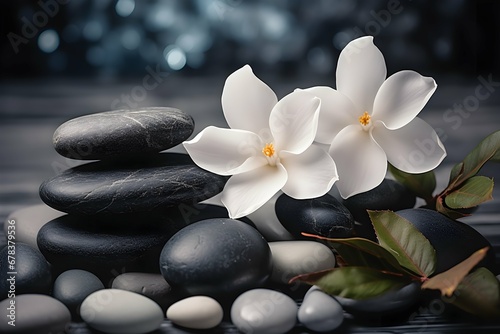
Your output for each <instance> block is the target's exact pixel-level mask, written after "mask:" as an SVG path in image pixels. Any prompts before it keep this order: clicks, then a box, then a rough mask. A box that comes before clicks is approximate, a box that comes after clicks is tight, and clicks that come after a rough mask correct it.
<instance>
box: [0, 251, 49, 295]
mask: <svg viewBox="0 0 500 334" xmlns="http://www.w3.org/2000/svg"><path fill="white" fill-rule="evenodd" d="M13 249H15V252H14V253H13V252H12V250H13ZM9 255H10V256H11V257H9ZM12 259H14V260H15V261H14V262H12V263H9V260H12ZM11 265H12V266H13V267H10V266H11ZM9 272H16V274H8V273H9ZM12 277H14V280H11V278H12ZM11 285H12V286H13V287H14V290H13V293H14V295H20V294H27V293H39V294H49V293H50V288H51V286H52V274H51V268H50V264H49V263H48V262H47V261H46V260H45V258H44V257H43V255H42V253H40V252H39V251H38V249H34V248H32V247H31V246H29V245H27V244H24V243H21V242H17V243H16V244H15V247H14V248H12V247H11V248H10V249H9V246H5V247H4V248H3V249H2V250H1V251H0V293H1V294H0V299H4V298H7V297H8V294H9V291H10V287H11Z"/></svg>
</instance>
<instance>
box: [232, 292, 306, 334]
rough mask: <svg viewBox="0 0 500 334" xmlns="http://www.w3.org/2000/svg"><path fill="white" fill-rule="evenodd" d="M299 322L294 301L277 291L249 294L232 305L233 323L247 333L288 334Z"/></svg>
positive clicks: (242, 295)
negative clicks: (297, 321)
mask: <svg viewBox="0 0 500 334" xmlns="http://www.w3.org/2000/svg"><path fill="white" fill-rule="evenodd" d="M296 319H297V304H296V303H295V301H294V300H293V299H291V298H290V297H288V296H287V295H285V294H283V293H281V292H278V291H275V290H269V289H253V290H249V291H246V292H244V293H243V294H241V295H240V296H239V297H238V298H236V300H235V301H234V303H233V305H232V306H231V321H232V322H233V324H234V325H235V326H236V327H237V328H238V329H239V330H240V331H242V332H244V333H252V334H280V333H286V332H288V331H289V330H291V329H292V328H293V327H294V326H295V323H296Z"/></svg>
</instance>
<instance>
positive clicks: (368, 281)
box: [293, 267, 410, 299]
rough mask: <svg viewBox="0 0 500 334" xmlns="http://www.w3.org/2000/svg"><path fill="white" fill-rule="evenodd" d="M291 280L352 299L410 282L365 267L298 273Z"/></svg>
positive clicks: (368, 296)
mask: <svg viewBox="0 0 500 334" xmlns="http://www.w3.org/2000/svg"><path fill="white" fill-rule="evenodd" d="M293 280H299V281H302V282H306V283H309V284H311V285H317V286H319V287H320V288H321V290H323V291H324V292H326V293H328V294H330V295H333V296H340V297H344V298H352V299H368V298H373V297H376V296H378V295H381V294H383V293H385V292H387V291H389V290H393V289H398V288H401V287H403V286H404V285H406V284H408V283H409V282H410V280H409V279H408V278H406V279H405V278H402V277H400V276H398V275H395V274H393V273H387V272H381V271H378V270H375V269H372V268H367V267H342V268H335V269H332V270H329V271H325V272H320V273H314V274H306V275H300V276H297V277H296V278H294V279H293Z"/></svg>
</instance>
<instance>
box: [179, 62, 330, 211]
mask: <svg viewBox="0 0 500 334" xmlns="http://www.w3.org/2000/svg"><path fill="white" fill-rule="evenodd" d="M320 106H321V101H320V99H319V98H317V97H315V96H314V95H312V94H311V93H308V92H304V91H296V92H293V93H291V94H289V95H287V96H285V97H284V98H283V99H281V100H280V101H279V102H278V99H277V97H276V94H275V93H274V92H273V91H272V90H271V88H269V87H268V86H267V85H266V84H265V83H264V82H262V81H261V80H259V79H258V78H257V77H256V76H255V75H254V74H253V72H252V69H251V68H250V66H248V65H246V66H244V67H242V68H241V69H239V70H237V71H235V72H234V73H233V74H231V75H230V76H229V77H228V78H227V80H226V83H225V85H224V90H223V93H222V109H223V111H224V116H225V118H226V121H227V123H228V124H229V126H230V127H231V129H223V128H217V127H213V126H209V127H207V128H205V129H204V130H203V131H202V132H200V133H199V134H198V135H197V136H196V137H195V138H194V139H192V140H190V141H187V142H184V143H183V144H184V147H185V148H186V150H187V152H188V153H189V155H190V156H191V158H192V159H193V161H194V162H195V163H196V164H197V165H198V166H200V167H201V168H203V169H206V170H208V171H210V172H213V173H216V174H219V175H232V177H231V178H229V180H228V181H227V183H226V185H225V187H224V190H223V191H222V193H221V201H222V203H223V204H224V205H225V206H226V208H227V209H228V212H229V216H230V217H231V218H239V217H243V216H246V215H248V214H250V213H252V212H254V211H255V210H257V209H258V208H259V207H261V206H262V205H264V204H265V203H266V202H267V201H268V200H269V199H270V198H271V197H272V196H273V195H274V194H276V193H277V192H278V191H279V190H282V191H283V192H284V193H286V194H287V195H289V196H291V197H293V198H296V199H305V198H314V197H319V196H322V195H324V194H325V193H327V192H328V191H329V190H330V188H331V187H332V185H333V183H334V182H335V181H336V180H337V179H338V177H337V170H336V167H335V163H334V161H333V160H332V158H331V157H330V155H329V154H328V152H326V151H325V150H324V149H322V148H320V147H319V146H317V145H312V144H313V141H314V138H315V136H316V131H317V127H318V117H319V110H320Z"/></svg>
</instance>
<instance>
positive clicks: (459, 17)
mask: <svg viewBox="0 0 500 334" xmlns="http://www.w3.org/2000/svg"><path fill="white" fill-rule="evenodd" d="M499 13H500V4H499V1H496V0H440V1H432V0H413V1H412V0H368V1H366V0H364V1H363V0H275V1H266V0H143V1H138V0H32V1H27V0H17V1H9V2H4V3H3V4H2V14H1V15H2V21H1V24H2V30H3V31H2V36H5V37H2V39H1V54H0V70H1V73H2V77H3V78H4V79H6V78H20V77H29V78H34V77H71V78H76V77H84V78H89V77H92V78H96V79H101V80H116V79H119V78H124V77H131V76H135V75H139V76H140V75H143V74H144V72H145V67H146V66H152V67H153V68H154V67H156V65H159V66H160V67H161V68H162V70H163V71H168V72H179V73H181V74H182V75H186V76H188V75H196V76H200V75H212V74H220V73H224V74H225V73H227V71H232V70H234V69H235V68H236V67H240V66H241V65H242V64H245V63H249V64H251V65H252V66H253V67H254V68H255V69H256V71H258V72H269V71H272V72H273V73H274V75H288V76H290V75H303V74H305V73H307V74H308V75H331V74H333V73H334V70H335V66H336V59H337V56H338V54H339V52H340V50H341V49H342V48H343V47H344V46H345V45H346V44H347V43H348V42H349V41H350V40H352V39H354V38H356V37H359V36H363V35H372V36H375V37H376V44H377V45H378V46H379V47H380V48H382V49H383V51H384V54H385V56H386V61H387V63H388V66H389V72H390V73H391V72H394V71H395V70H397V69H401V68H415V69H418V70H420V71H422V72H432V73H433V74H434V73H436V72H438V73H443V74H451V75H464V76H466V75H474V74H475V73H477V72H482V71H487V72H491V71H493V70H498V64H499V62H498V61H497V59H499V58H500V52H499V44H498V42H499V41H500V34H499V32H500V22H499V20H498V15H499ZM434 75H436V74H434Z"/></svg>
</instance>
